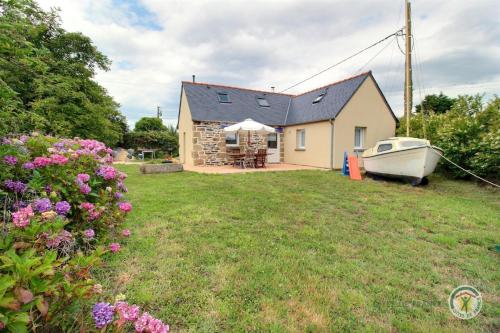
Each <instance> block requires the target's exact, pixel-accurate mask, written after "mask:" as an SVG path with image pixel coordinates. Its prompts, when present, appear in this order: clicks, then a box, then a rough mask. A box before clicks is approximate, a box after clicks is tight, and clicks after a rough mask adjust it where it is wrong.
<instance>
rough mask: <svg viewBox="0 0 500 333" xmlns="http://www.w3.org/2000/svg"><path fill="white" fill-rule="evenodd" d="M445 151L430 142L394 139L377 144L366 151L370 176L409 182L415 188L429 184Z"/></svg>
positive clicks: (365, 165) (367, 169) (365, 162)
mask: <svg viewBox="0 0 500 333" xmlns="http://www.w3.org/2000/svg"><path fill="white" fill-rule="evenodd" d="M442 154H443V150H442V149H441V148H438V147H435V146H431V144H430V142H429V140H425V139H417V138H410V137H393V138H389V139H387V140H382V141H379V142H377V144H376V145H375V147H373V148H370V149H367V150H365V151H364V152H363V155H362V157H363V165H364V168H365V170H366V173H367V174H371V175H374V176H382V177H389V178H401V179H404V180H408V181H410V182H411V184H412V185H419V184H427V182H428V180H427V178H426V177H427V176H428V175H430V174H431V173H432V172H433V171H434V169H435V168H436V166H437V163H438V162H439V159H440V158H441V155H442Z"/></svg>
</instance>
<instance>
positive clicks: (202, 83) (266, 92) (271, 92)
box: [182, 81, 294, 96]
mask: <svg viewBox="0 0 500 333" xmlns="http://www.w3.org/2000/svg"><path fill="white" fill-rule="evenodd" d="M185 83H187V84H193V85H200V86H215V87H219V88H228V89H239V90H246V91H252V92H259V93H265V94H275V95H284V96H294V95H292V94H284V93H279V92H273V91H265V90H258V89H250V88H243V87H236V86H228V85H224V84H217V83H205V82H191V81H182V84H185Z"/></svg>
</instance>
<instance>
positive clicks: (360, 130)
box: [354, 127, 366, 149]
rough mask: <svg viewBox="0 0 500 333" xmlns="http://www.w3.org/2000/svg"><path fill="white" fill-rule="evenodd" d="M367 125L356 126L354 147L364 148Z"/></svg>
mask: <svg viewBox="0 0 500 333" xmlns="http://www.w3.org/2000/svg"><path fill="white" fill-rule="evenodd" d="M365 132H366V127H355V128H354V149H363V145H364V141H365Z"/></svg>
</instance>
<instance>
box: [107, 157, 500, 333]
mask: <svg viewBox="0 0 500 333" xmlns="http://www.w3.org/2000/svg"><path fill="white" fill-rule="evenodd" d="M120 169H122V170H124V171H126V172H127V173H128V174H129V178H128V179H127V186H128V187H129V190H130V194H129V195H128V199H129V200H131V201H132V203H133V205H134V210H133V212H132V213H131V215H130V217H129V219H128V221H127V226H128V227H129V228H130V229H131V230H132V236H131V237H130V238H129V239H128V240H127V241H126V243H127V244H126V246H124V247H123V249H122V251H121V252H120V253H119V254H117V255H115V256H113V258H112V261H111V263H110V265H109V266H108V267H107V268H106V270H105V272H103V273H105V274H106V276H110V277H111V278H108V281H107V282H106V283H107V284H108V285H107V287H108V288H110V289H112V290H114V291H115V292H117V293H118V292H122V293H124V294H125V295H126V296H127V299H128V300H129V301H131V302H135V303H137V304H141V305H143V306H144V307H145V308H146V309H148V310H149V311H150V312H151V313H153V314H154V315H156V316H158V317H160V318H161V319H163V320H164V321H165V322H168V323H169V324H170V325H171V328H172V331H174V332H179V331H180V332H183V331H191V332H243V331H251V332H263V331H265V332H294V331H296V332H306V331H311V332H322V331H329V332H348V331H349V332H350V331H358V332H372V331H374V332H387V331H392V332H462V331H463V332H472V331H475V332H476V331H485V332H493V331H497V332H498V331H499V330H500V321H499V317H500V296H499V291H500V275H499V270H498V264H499V254H498V253H496V252H495V250H494V246H495V244H499V243H500V239H499V238H500V223H499V216H500V200H499V196H498V194H499V192H498V191H496V192H495V191H494V190H492V189H486V188H481V187H479V186H477V185H475V184H473V183H469V182H460V181H450V180H445V179H443V178H441V177H439V176H435V177H432V178H431V179H430V185H429V186H427V187H411V186H408V185H404V184H401V183H395V182H376V181H373V180H365V181H362V182H356V181H350V180H349V179H348V178H346V177H343V176H341V175H340V174H338V173H336V172H325V171H288V172H274V173H251V174H233V175H204V174H196V173H188V172H184V173H173V174H160V175H141V174H139V171H138V166H120ZM461 284H470V285H472V286H475V287H477V288H478V289H479V290H480V291H481V292H482V294H483V300H484V304H483V309H482V311H481V313H480V315H479V316H478V317H476V318H474V319H472V320H468V321H463V320H460V319H457V318H455V317H453V316H452V314H451V313H450V311H449V309H448V306H447V299H448V296H449V293H450V291H451V290H452V289H453V288H455V287H456V286H458V285H461Z"/></svg>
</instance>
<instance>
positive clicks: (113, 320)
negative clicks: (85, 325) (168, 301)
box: [92, 297, 170, 333]
mask: <svg viewBox="0 0 500 333" xmlns="http://www.w3.org/2000/svg"><path fill="white" fill-rule="evenodd" d="M117 298H118V297H117ZM92 317H93V318H94V323H95V327H96V328H98V329H103V328H105V327H106V328H109V330H107V331H110V330H114V331H117V332H123V331H124V329H127V328H128V329H129V330H130V329H133V330H134V331H135V332H137V333H167V332H168V331H169V330H170V327H169V326H168V325H166V324H164V323H163V322H162V321H161V320H160V319H157V318H154V317H153V316H151V315H150V314H149V313H147V312H143V313H142V314H141V311H140V309H139V307H138V306H137V305H135V304H133V305H130V304H128V303H127V302H125V301H124V300H122V299H117V301H116V303H115V304H114V305H111V304H110V303H106V302H99V303H96V304H95V305H94V307H93V309H92Z"/></svg>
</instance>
